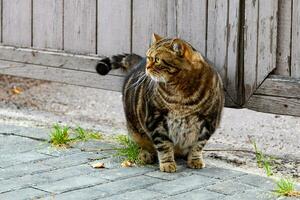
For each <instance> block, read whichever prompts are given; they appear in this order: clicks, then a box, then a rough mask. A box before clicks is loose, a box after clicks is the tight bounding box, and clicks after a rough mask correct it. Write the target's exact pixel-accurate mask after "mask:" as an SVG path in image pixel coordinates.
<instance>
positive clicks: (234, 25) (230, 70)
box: [225, 0, 243, 104]
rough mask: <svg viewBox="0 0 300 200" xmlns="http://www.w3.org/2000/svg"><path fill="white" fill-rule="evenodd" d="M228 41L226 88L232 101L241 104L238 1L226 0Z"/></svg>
mask: <svg viewBox="0 0 300 200" xmlns="http://www.w3.org/2000/svg"><path fill="white" fill-rule="evenodd" d="M228 3H229V5H228V9H229V10H228V27H227V28H228V41H227V72H226V79H227V80H226V83H227V84H226V85H225V87H226V90H227V92H228V94H229V95H230V96H231V98H232V99H233V101H235V102H236V103H238V104H241V103H242V102H241V100H242V99H241V97H242V94H241V91H240V88H239V80H240V79H242V77H241V76H243V74H242V71H239V70H238V68H239V67H238V66H239V64H240V63H238V62H239V59H238V56H239V53H240V49H239V35H238V34H239V33H240V32H239V29H240V27H239V26H240V23H241V22H240V20H241V18H240V6H241V5H240V1H239V0H230V1H228Z"/></svg>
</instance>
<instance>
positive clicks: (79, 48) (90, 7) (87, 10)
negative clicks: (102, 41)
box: [64, 0, 97, 54]
mask: <svg viewBox="0 0 300 200" xmlns="http://www.w3.org/2000/svg"><path fill="white" fill-rule="evenodd" d="M96 19H97V16H96V0H65V1H64V50H65V51H68V52H72V53H79V54H89V53H90V54H95V53H96V46H97V44H96Z"/></svg>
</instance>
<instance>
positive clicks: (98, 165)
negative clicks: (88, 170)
mask: <svg viewBox="0 0 300 200" xmlns="http://www.w3.org/2000/svg"><path fill="white" fill-rule="evenodd" d="M91 166H92V167H93V168H96V169H100V168H105V166H104V163H101V162H98V163H92V164H91Z"/></svg>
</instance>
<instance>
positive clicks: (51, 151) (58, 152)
mask: <svg viewBox="0 0 300 200" xmlns="http://www.w3.org/2000/svg"><path fill="white" fill-rule="evenodd" d="M37 152H39V153H42V154H46V155H51V156H55V157H61V156H67V155H72V154H76V153H80V152H81V151H80V149H75V148H57V147H53V146H51V145H49V144H46V145H45V146H40V147H39V148H37Z"/></svg>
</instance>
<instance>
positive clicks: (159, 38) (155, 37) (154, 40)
mask: <svg viewBox="0 0 300 200" xmlns="http://www.w3.org/2000/svg"><path fill="white" fill-rule="evenodd" d="M161 39H162V37H161V36H159V35H157V34H156V33H153V34H152V44H154V43H155V42H158V41H159V40H161Z"/></svg>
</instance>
